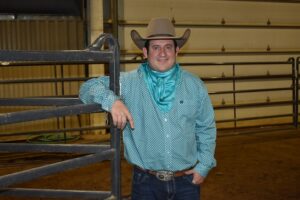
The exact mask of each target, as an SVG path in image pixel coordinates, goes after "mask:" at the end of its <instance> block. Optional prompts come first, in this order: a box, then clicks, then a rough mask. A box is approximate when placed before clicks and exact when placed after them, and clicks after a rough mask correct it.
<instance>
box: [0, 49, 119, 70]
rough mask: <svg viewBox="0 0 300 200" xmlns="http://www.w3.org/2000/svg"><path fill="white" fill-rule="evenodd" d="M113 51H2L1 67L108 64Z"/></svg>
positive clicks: (0, 56) (0, 54)
mask: <svg viewBox="0 0 300 200" xmlns="http://www.w3.org/2000/svg"><path fill="white" fill-rule="evenodd" d="M112 59H113V52H112V51H108V50H106V51H95V50H65V51H9V50H0V67H5V66H10V65H49V64H79V63H82V64H83V63H103V62H106V63H108V62H109V61H111V60H112Z"/></svg>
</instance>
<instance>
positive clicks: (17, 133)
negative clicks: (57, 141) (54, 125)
mask: <svg viewBox="0 0 300 200" xmlns="http://www.w3.org/2000/svg"><path fill="white" fill-rule="evenodd" d="M108 128H110V126H109V125H106V126H89V127H79V128H61V129H52V130H38V131H26V132H12V133H7V132H6V133H0V137H7V136H20V135H43V134H49V133H62V132H75V131H89V130H99V129H108Z"/></svg>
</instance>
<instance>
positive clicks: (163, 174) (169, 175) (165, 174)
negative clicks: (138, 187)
mask: <svg viewBox="0 0 300 200" xmlns="http://www.w3.org/2000/svg"><path fill="white" fill-rule="evenodd" d="M135 168H136V169H138V170H140V171H142V172H145V173H148V174H151V175H154V176H156V178H157V179H159V180H161V181H170V180H172V179H174V178H175V177H180V176H186V175H187V174H186V173H185V172H187V171H189V170H191V169H192V168H193V167H191V168H189V169H186V170H182V171H176V172H172V171H165V170H161V171H153V170H148V169H143V168H140V167H139V166H135Z"/></svg>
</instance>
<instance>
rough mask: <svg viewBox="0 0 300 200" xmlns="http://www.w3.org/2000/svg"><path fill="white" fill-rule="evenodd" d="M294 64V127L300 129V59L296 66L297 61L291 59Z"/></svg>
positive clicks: (299, 58)
mask: <svg viewBox="0 0 300 200" xmlns="http://www.w3.org/2000/svg"><path fill="white" fill-rule="evenodd" d="M289 60H291V62H292V67H293V68H294V69H295V102H294V107H295V110H294V111H295V115H294V116H295V118H294V126H295V127H296V128H298V110H299V107H298V106H299V103H298V101H299V64H300V57H298V58H297V60H296V64H295V59H294V58H290V59H289Z"/></svg>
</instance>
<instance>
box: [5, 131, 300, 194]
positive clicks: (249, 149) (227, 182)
mask: <svg viewBox="0 0 300 200" xmlns="http://www.w3.org/2000/svg"><path fill="white" fill-rule="evenodd" d="M299 152H300V131H298V130H296V129H291V128H287V129H284V128H281V129H280V130H278V129H277V130H271V131H270V130H265V129H262V130H259V131H257V130H256V131H242V132H230V134H224V135H223V136H219V137H218V140H217V149H216V158H217V161H218V166H217V167H216V168H214V169H213V170H212V171H211V172H210V174H209V176H208V177H207V179H206V181H205V183H204V184H203V185H202V186H201V187H202V188H201V193H202V200H300V156H299V155H300V154H299ZM0 158H1V159H0V163H1V164H0V175H4V174H8V173H12V172H16V171H20V170H24V169H30V168H32V167H36V166H41V165H43V164H46V163H49V162H56V161H59V160H63V159H67V158H70V156H66V155H57V154H56V155H52V154H50V155H49V154H47V155H39V156H37V155H32V154H13V155H12V154H10V155H8V154H4V153H2V154H0ZM13 158H14V159H13ZM109 168H110V163H109V162H108V161H106V162H103V163H99V164H94V165H90V166H87V167H83V168H79V169H75V170H69V171H67V172H64V173H59V174H55V175H52V176H47V177H43V178H40V179H38V180H35V181H31V182H28V183H23V184H19V185H16V186H14V187H29V188H31V187H32V188H55V189H71V190H77V189H78V190H105V191H106V190H110V169H109ZM131 170H132V168H131V166H130V165H128V164H127V163H126V161H125V160H123V161H122V177H121V179H122V194H123V196H124V198H125V197H126V198H127V197H129V196H130V188H131ZM0 199H2V200H17V199H31V200H35V199H40V198H31V197H23V198H21V197H18V198H17V197H3V196H0ZM41 199H48V198H41ZM72 199H76V198H72Z"/></svg>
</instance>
